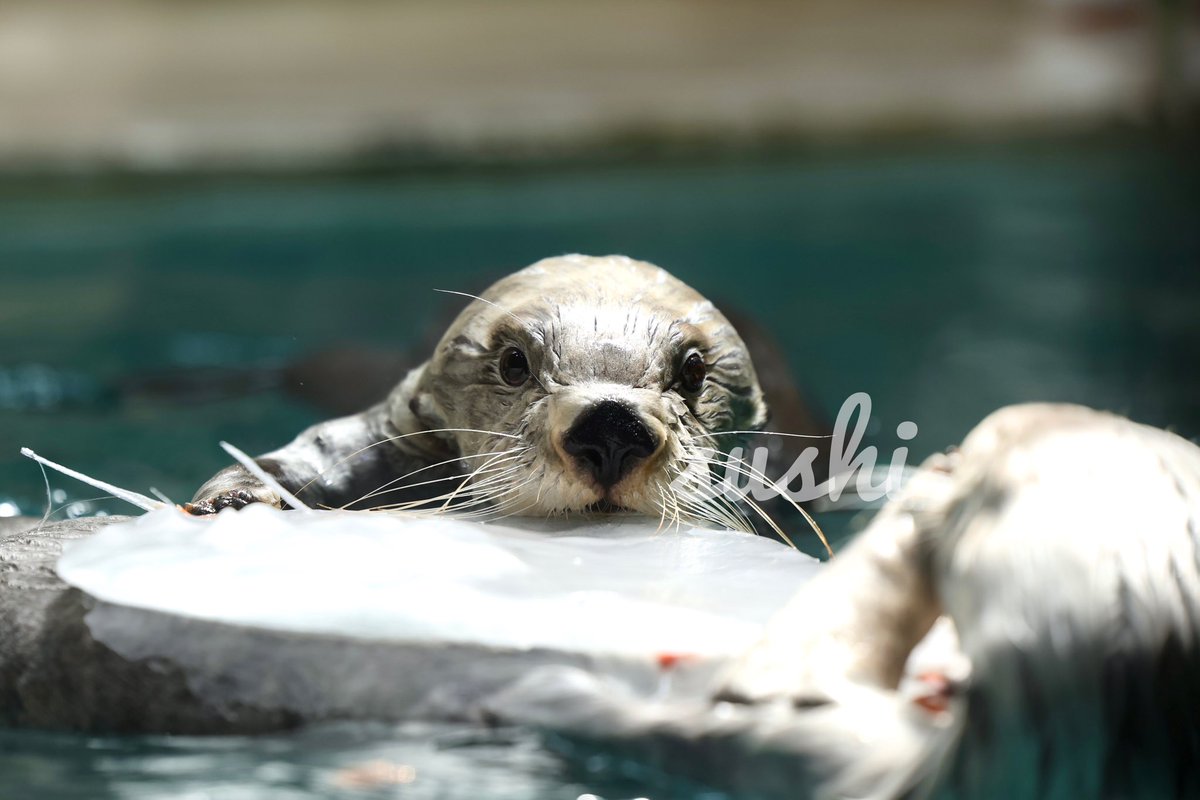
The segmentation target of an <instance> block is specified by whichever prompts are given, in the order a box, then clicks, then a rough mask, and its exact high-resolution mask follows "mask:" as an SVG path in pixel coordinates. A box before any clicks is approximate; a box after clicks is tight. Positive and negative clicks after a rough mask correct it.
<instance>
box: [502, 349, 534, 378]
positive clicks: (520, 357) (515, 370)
mask: <svg viewBox="0 0 1200 800" xmlns="http://www.w3.org/2000/svg"><path fill="white" fill-rule="evenodd" d="M500 377H501V378H503V379H504V382H505V383H507V384H508V385H509V386H520V385H521V384H523V383H524V382H525V381H527V380H529V359H528V358H526V357H525V354H524V353H522V352H521V351H520V350H518V349H517V348H515V347H506V348H504V352H503V353H501V354H500Z"/></svg>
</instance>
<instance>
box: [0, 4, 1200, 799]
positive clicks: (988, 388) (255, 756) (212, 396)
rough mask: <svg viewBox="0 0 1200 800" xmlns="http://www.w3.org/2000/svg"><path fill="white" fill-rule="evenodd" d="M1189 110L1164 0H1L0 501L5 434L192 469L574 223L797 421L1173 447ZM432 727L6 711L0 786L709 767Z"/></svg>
mask: <svg viewBox="0 0 1200 800" xmlns="http://www.w3.org/2000/svg"><path fill="white" fill-rule="evenodd" d="M1198 123H1200V3H1197V2H1196V0H1159V1H1157V2H1155V1H1154V0H988V1H985V0H958V1H957V2H952V1H951V0H798V1H797V2H783V0H741V1H740V2H737V3H732V2H723V1H721V0H593V1H592V2H583V1H582V0H567V1H565V2H564V0H508V2H503V3H500V2H495V0H438V1H437V2H435V1H434V0H400V1H397V2H385V1H384V0H342V2H333V1H332V0H237V1H236V2H235V0H207V1H204V0H77V1H75V2H72V1H71V0H53V1H48V0H0V515H14V514H18V513H31V514H41V513H43V511H44V510H45V508H46V503H47V486H46V485H45V484H44V483H43V478H42V475H41V473H40V472H39V471H38V469H37V467H36V466H35V465H34V464H33V463H32V462H29V461H26V460H24V459H22V458H20V457H19V456H18V455H17V450H18V448H19V447H21V446H30V447H33V448H34V449H36V450H38V451H39V452H41V453H43V454H44V455H46V456H48V457H50V458H53V459H56V460H58V461H60V462H63V463H66V464H68V465H71V466H73V467H76V468H78V469H81V470H83V471H85V472H88V473H91V474H93V475H96V476H98V477H101V478H104V479H107V480H109V481H112V482H114V483H117V484H120V485H123V486H127V487H130V488H134V489H138V490H143V491H144V490H146V489H148V488H149V487H156V488H157V489H159V490H161V491H163V492H165V493H166V494H167V495H169V496H170V497H171V498H173V499H175V500H176V501H182V500H186V499H188V498H190V496H191V494H192V492H193V491H194V489H195V488H196V487H197V486H199V485H200V483H201V482H202V481H204V480H205V479H206V478H207V477H208V476H209V475H211V474H212V473H213V472H215V471H216V470H217V469H218V468H220V467H221V466H223V465H224V464H225V462H226V456H225V455H224V453H223V452H221V451H220V450H219V449H218V447H217V442H218V440H220V439H226V440H228V441H231V442H234V443H235V444H237V445H239V446H241V447H242V448H244V449H246V450H248V451H250V452H263V451H265V450H268V449H271V448H273V447H275V446H277V445H279V444H281V443H283V442H285V441H287V440H289V439H290V438H291V437H292V436H293V435H294V434H295V433H296V432H298V431H299V430H300V429H301V428H303V427H304V426H305V425H307V424H309V423H312V422H315V421H317V420H319V419H322V418H326V417H328V416H330V415H331V414H334V413H343V412H347V411H352V410H354V409H355V408H357V407H359V406H362V405H366V404H368V403H370V402H371V401H372V400H374V399H375V398H376V397H378V396H380V395H382V394H383V392H384V391H386V387H387V386H389V385H390V384H391V383H392V382H393V381H394V380H395V379H396V377H398V375H399V374H400V373H401V372H402V371H403V369H404V367H405V365H406V364H410V363H413V362H414V361H415V360H417V359H419V358H420V357H421V355H422V353H423V352H425V351H427V350H428V349H429V347H430V344H431V342H432V340H433V339H435V338H436V336H437V334H438V333H439V328H440V327H441V326H442V325H443V324H444V322H445V320H446V318H447V317H448V315H450V314H452V313H454V312H455V311H456V310H457V309H458V308H460V307H461V305H462V304H463V302H465V301H463V300H462V299H461V298H457V297H450V296H446V295H441V294H436V293H435V292H434V291H433V290H434V289H435V288H441V289H452V290H458V291H466V292H479V291H480V290H482V289H483V288H484V287H485V286H486V285H487V284H488V283H489V282H490V281H491V280H493V279H495V278H497V277H499V276H501V275H503V274H505V273H507V272H510V271H512V270H514V269H517V268H519V267H521V266H524V265H525V264H528V263H530V262H532V261H535V260H537V259H539V258H542V257H544V256H548V255H553V254H559V253H564V252H573V251H577V252H585V253H593V254H603V253H625V254H628V255H631V256H634V257H638V258H642V259H647V260H650V261H654V262H656V263H658V264H660V265H662V266H664V267H666V268H668V269H670V270H671V271H673V272H674V273H676V274H677V275H679V276H680V277H681V278H683V279H684V280H686V281H688V282H689V283H691V284H693V285H694V286H695V287H696V288H698V289H699V290H700V291H702V292H704V293H705V294H707V295H708V296H709V297H711V298H712V299H714V300H715V301H716V302H717V303H718V305H720V306H721V307H722V308H724V309H727V310H730V311H734V312H737V313H738V314H739V315H740V318H742V319H745V320H747V321H748V323H747V324H753V325H755V326H756V327H758V328H760V329H761V331H762V334H763V335H764V336H766V337H767V338H773V339H774V341H775V344H776V347H777V350H778V353H780V354H781V355H780V357H779V358H777V359H774V360H772V361H771V362H770V363H769V365H767V364H764V365H761V369H762V370H763V372H764V373H765V377H767V378H770V379H778V380H779V381H781V382H783V383H789V382H795V383H796V384H797V385H799V386H801V387H802V389H803V393H804V394H803V398H804V400H805V401H806V402H807V403H808V404H809V405H810V406H811V407H813V408H814V409H816V411H817V414H818V415H819V416H821V415H823V416H824V417H825V418H826V419H832V417H833V416H834V415H835V414H836V411H837V409H838V407H839V406H840V405H841V403H842V401H843V400H844V399H845V398H846V397H847V396H848V395H849V394H851V393H853V392H858V391H865V392H868V393H869V394H870V395H871V397H872V398H873V401H874V408H873V411H874V415H873V419H874V422H873V427H872V429H871V431H870V441H871V442H872V443H875V444H878V445H879V446H880V447H881V449H882V450H883V456H882V457H883V460H885V461H886V459H887V458H888V457H889V455H890V450H891V448H892V447H894V446H896V445H897V444H898V442H897V441H896V440H895V437H894V431H895V426H896V425H897V424H898V423H899V422H901V421H905V420H911V421H913V422H916V423H917V425H918V427H919V431H920V432H919V434H918V436H917V438H916V439H915V440H914V441H912V442H911V443H910V446H911V448H912V455H911V458H910V461H911V462H916V461H917V460H919V459H921V458H923V457H924V456H926V455H928V454H929V453H932V452H934V451H937V450H941V449H943V448H945V447H946V446H948V445H950V444H953V443H955V442H956V441H958V440H959V439H961V437H962V436H963V435H964V434H965V433H966V432H967V431H968V430H969V429H970V428H971V427H972V426H973V425H974V424H975V423H976V422H977V421H978V420H979V419H981V418H982V417H983V416H984V415H986V414H987V413H988V412H990V411H992V410H994V409H995V408H997V407H998V406H1001V405H1004V404H1007V403H1014V402H1021V401H1028V400H1055V401H1072V402H1078V403H1085V404H1088V405H1091V406H1095V407H1099V408H1104V409H1111V410H1114V411H1118V412H1120V413H1123V414H1128V415H1130V416H1132V417H1133V418H1135V419H1137V420H1141V421H1145V422H1149V423H1152V424H1155V425H1160V426H1167V427H1171V428H1173V429H1175V430H1177V431H1179V432H1180V433H1182V434H1183V435H1185V436H1187V437H1195V436H1197V435H1198V434H1200V402H1198V401H1200V372H1198V370H1197V365H1198V363H1200V362H1198V359H1200V325H1198V323H1197V319H1198V312H1200V151H1198V148H1197V145H1198V144H1200V137H1198V135H1197V134H1198V131H1200V124H1198ZM49 489H50V496H51V497H50V503H51V506H52V509H51V510H52V511H53V513H54V514H55V515H56V518H57V517H62V516H65V515H66V516H69V515H79V514H86V513H96V512H104V511H127V510H129V509H127V508H125V507H123V506H121V505H120V504H117V503H114V502H112V501H105V500H93V498H94V496H95V494H96V493H95V492H94V491H92V490H90V489H88V488H87V487H85V486H82V485H79V484H75V483H73V482H71V481H69V480H68V479H66V478H62V477H60V476H51V477H50V479H49ZM1113 491H1114V493H1119V492H1120V487H1114V490H1113ZM861 518H862V517H861V516H860V517H858V518H857V519H858V521H859V522H861ZM822 523H823V524H824V525H825V526H826V528H827V529H828V530H831V531H837V530H841V531H843V532H844V531H846V530H849V529H851V528H853V527H854V524H857V523H854V522H853V521H852V520H850V519H849V518H848V515H846V514H840V515H839V514H837V513H834V514H827V515H825V516H824V517H823V518H822ZM793 530H800V528H799V526H794V527H793ZM798 541H799V542H800V543H801V545H802V546H803V547H804V548H805V549H807V550H809V551H810V552H819V548H818V547H817V546H816V543H815V540H814V539H812V537H807V538H801V539H798ZM454 736H455V732H454V731H446V730H442V729H438V730H435V731H432V732H431V731H430V730H428V729H425V728H422V729H420V730H417V731H415V732H414V731H409V730H407V729H393V728H386V729H375V728H362V727H355V728H350V729H346V728H333V729H322V730H318V731H313V732H306V733H304V734H302V735H297V736H281V737H263V738H259V739H255V740H250V741H245V740H236V741H235V740H211V739H210V740H196V739H177V738H171V737H158V738H155V739H125V738H120V737H101V738H84V737H74V736H70V735H58V734H45V735H40V734H39V735H31V734H29V733H25V732H21V733H17V732H6V731H2V730H0V796H13V797H17V796H40V797H88V798H94V797H139V798H146V797H157V796H162V797H178V796H185V795H186V796H188V797H208V796H211V797H222V798H231V797H247V798H249V797H254V798H261V797H268V796H269V797H280V798H282V797H287V798H318V797H329V796H332V795H333V794H338V793H339V791H340V790H339V789H338V787H342V788H345V786H346V784H345V783H344V781H343V779H344V777H345V775H347V774H349V775H351V776H352V777H353V776H354V775H356V774H357V773H355V772H353V769H355V767H354V765H355V764H361V763H363V761H364V760H368V761H370V760H371V759H383V760H384V761H385V762H386V763H392V764H410V763H411V764H414V765H417V769H418V770H419V772H418V774H419V775H420V778H419V780H417V781H416V782H415V783H413V784H412V785H407V786H405V787H403V788H404V795H405V796H406V797H410V798H421V797H438V798H464V800H466V798H470V799H471V800H475V798H478V797H480V796H487V797H492V798H508V797H512V798H518V797H519V798H562V797H575V796H577V795H578V796H580V797H584V796H588V797H593V796H597V795H598V796H601V797H607V798H610V800H611V799H612V798H617V797H635V796H655V797H664V796H669V797H691V798H700V797H703V798H706V800H713V798H718V797H721V795H720V794H719V793H714V792H712V791H709V790H707V789H703V788H697V787H683V786H679V785H677V784H674V783H672V782H670V780H669V779H666V778H663V777H662V776H658V777H656V776H653V775H648V774H646V773H645V772H639V771H637V769H635V768H634V767H631V766H630V765H628V764H624V763H621V762H618V761H614V760H613V759H611V758H607V757H605V756H604V755H603V754H600V753H585V754H583V755H582V756H581V757H577V758H572V759H569V760H568V761H567V762H563V761H561V760H557V759H554V758H551V757H550V756H549V755H548V754H547V751H546V750H545V749H544V747H543V745H544V743H543V742H540V741H536V740H534V739H533V737H532V735H521V736H514V737H513V738H512V739H511V741H501V742H499V743H496V742H490V743H489V742H484V743H483V746H474V749H467V750H462V749H456V746H454V745H453V744H452V743H453V741H455V739H454ZM447 737H449V738H447ZM461 738H462V737H461V736H460V737H459V739H460V740H461ZM476 738H478V737H477V736H476ZM467 740H468V741H472V739H471V737H468V738H467ZM446 742H450V743H451V744H446ZM348 769H349V770H352V771H351V772H349V773H347V772H346V770H348ZM360 771H361V770H360ZM392 773H396V771H395V770H393V771H392ZM405 774H407V773H405ZM339 776H341V777H339ZM354 780H357V778H355V779H354ZM347 791H348V790H347ZM395 791H398V788H397V787H390V786H386V785H383V786H361V785H357V784H356V785H355V791H354V792H353V794H355V796H361V795H362V793H363V792H366V793H367V794H371V796H394V792H395ZM372 793H374V794H372ZM593 793H594V794H593Z"/></svg>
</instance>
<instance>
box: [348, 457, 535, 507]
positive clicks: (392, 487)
mask: <svg viewBox="0 0 1200 800" xmlns="http://www.w3.org/2000/svg"><path fill="white" fill-rule="evenodd" d="M529 449H530V447H528V446H525V447H514V448H511V449H509V450H505V451H502V452H501V453H499V454H498V455H505V454H515V453H522V452H524V451H526V450H529ZM491 455H493V454H492V453H470V454H468V455H465V456H456V457H455V458H447V459H445V460H444V461H439V462H437V463H436V464H430V465H428V466H425V467H421V468H420V469H414V470H412V471H411V472H408V473H405V474H404V475H401V476H400V477H399V478H393V479H392V480H390V481H388V482H387V483H385V484H383V485H382V486H379V487H376V488H375V489H372V490H371V491H369V492H367V493H366V494H364V495H363V496H362V497H359V498H358V499H356V500H352V501H351V502H349V503H346V505H345V506H342V507H343V508H345V507H346V506H351V505H354V504H355V503H361V502H363V501H365V500H370V499H372V498H374V497H379V496H381V495H384V494H387V493H389V492H398V491H404V490H407V489H412V488H414V487H417V486H427V485H429V484H434V483H439V482H441V481H452V480H457V479H458V478H461V477H463V476H462V475H446V476H443V477H441V478H433V479H430V480H427V481H419V482H417V483H410V484H404V485H400V486H396V484H398V483H400V482H401V481H403V480H404V479H405V478H410V477H412V476H413V475H417V474H420V473H422V472H426V471H428V470H431V469H436V468H438V467H445V466H448V465H450V464H453V463H454V462H456V461H466V460H467V459H470V458H485V457H488V456H491Z"/></svg>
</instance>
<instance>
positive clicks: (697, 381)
mask: <svg viewBox="0 0 1200 800" xmlns="http://www.w3.org/2000/svg"><path fill="white" fill-rule="evenodd" d="M707 374H708V367H706V366H705V364H704V357H703V356H701V355H700V354H699V353H692V354H691V355H689V356H688V357H687V358H686V359H684V362H683V367H681V368H680V370H679V385H680V386H681V387H682V388H683V390H684V391H685V392H687V393H688V394H697V393H698V392H699V391H700V390H701V389H702V388H703V387H704V376H705V375H707Z"/></svg>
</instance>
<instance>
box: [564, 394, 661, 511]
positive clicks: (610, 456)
mask: <svg viewBox="0 0 1200 800" xmlns="http://www.w3.org/2000/svg"><path fill="white" fill-rule="evenodd" d="M657 448H658V442H657V441H655V438H654V434H652V433H651V432H650V430H649V429H648V428H647V427H646V426H645V424H644V423H643V422H642V421H641V420H640V419H638V417H637V415H636V414H634V413H633V411H631V410H630V409H629V408H628V407H627V406H624V405H622V404H621V403H618V402H616V401H615V400H603V401H601V402H599V403H597V404H596V405H594V406H593V407H592V408H590V409H588V410H587V411H586V412H584V413H583V415H582V416H580V418H579V420H578V421H577V422H576V423H575V424H574V425H572V426H571V429H570V430H569V431H567V435H566V437H565V438H564V439H563V449H564V450H566V451H567V452H568V453H570V454H571V456H572V457H574V459H575V460H576V461H577V462H578V463H579V464H580V465H581V466H582V467H584V468H585V469H586V470H588V471H589V472H591V473H592V475H594V476H595V478H596V480H597V481H599V483H600V485H601V486H603V487H604V488H605V489H609V488H611V487H613V486H615V485H616V484H617V483H618V482H619V481H620V480H621V478H624V477H625V476H626V475H627V474H629V471H630V470H631V469H633V467H634V465H635V464H637V462H638V461H640V460H642V459H643V458H646V457H647V456H650V455H652V454H653V453H654V451H655V450H656V449H657Z"/></svg>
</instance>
